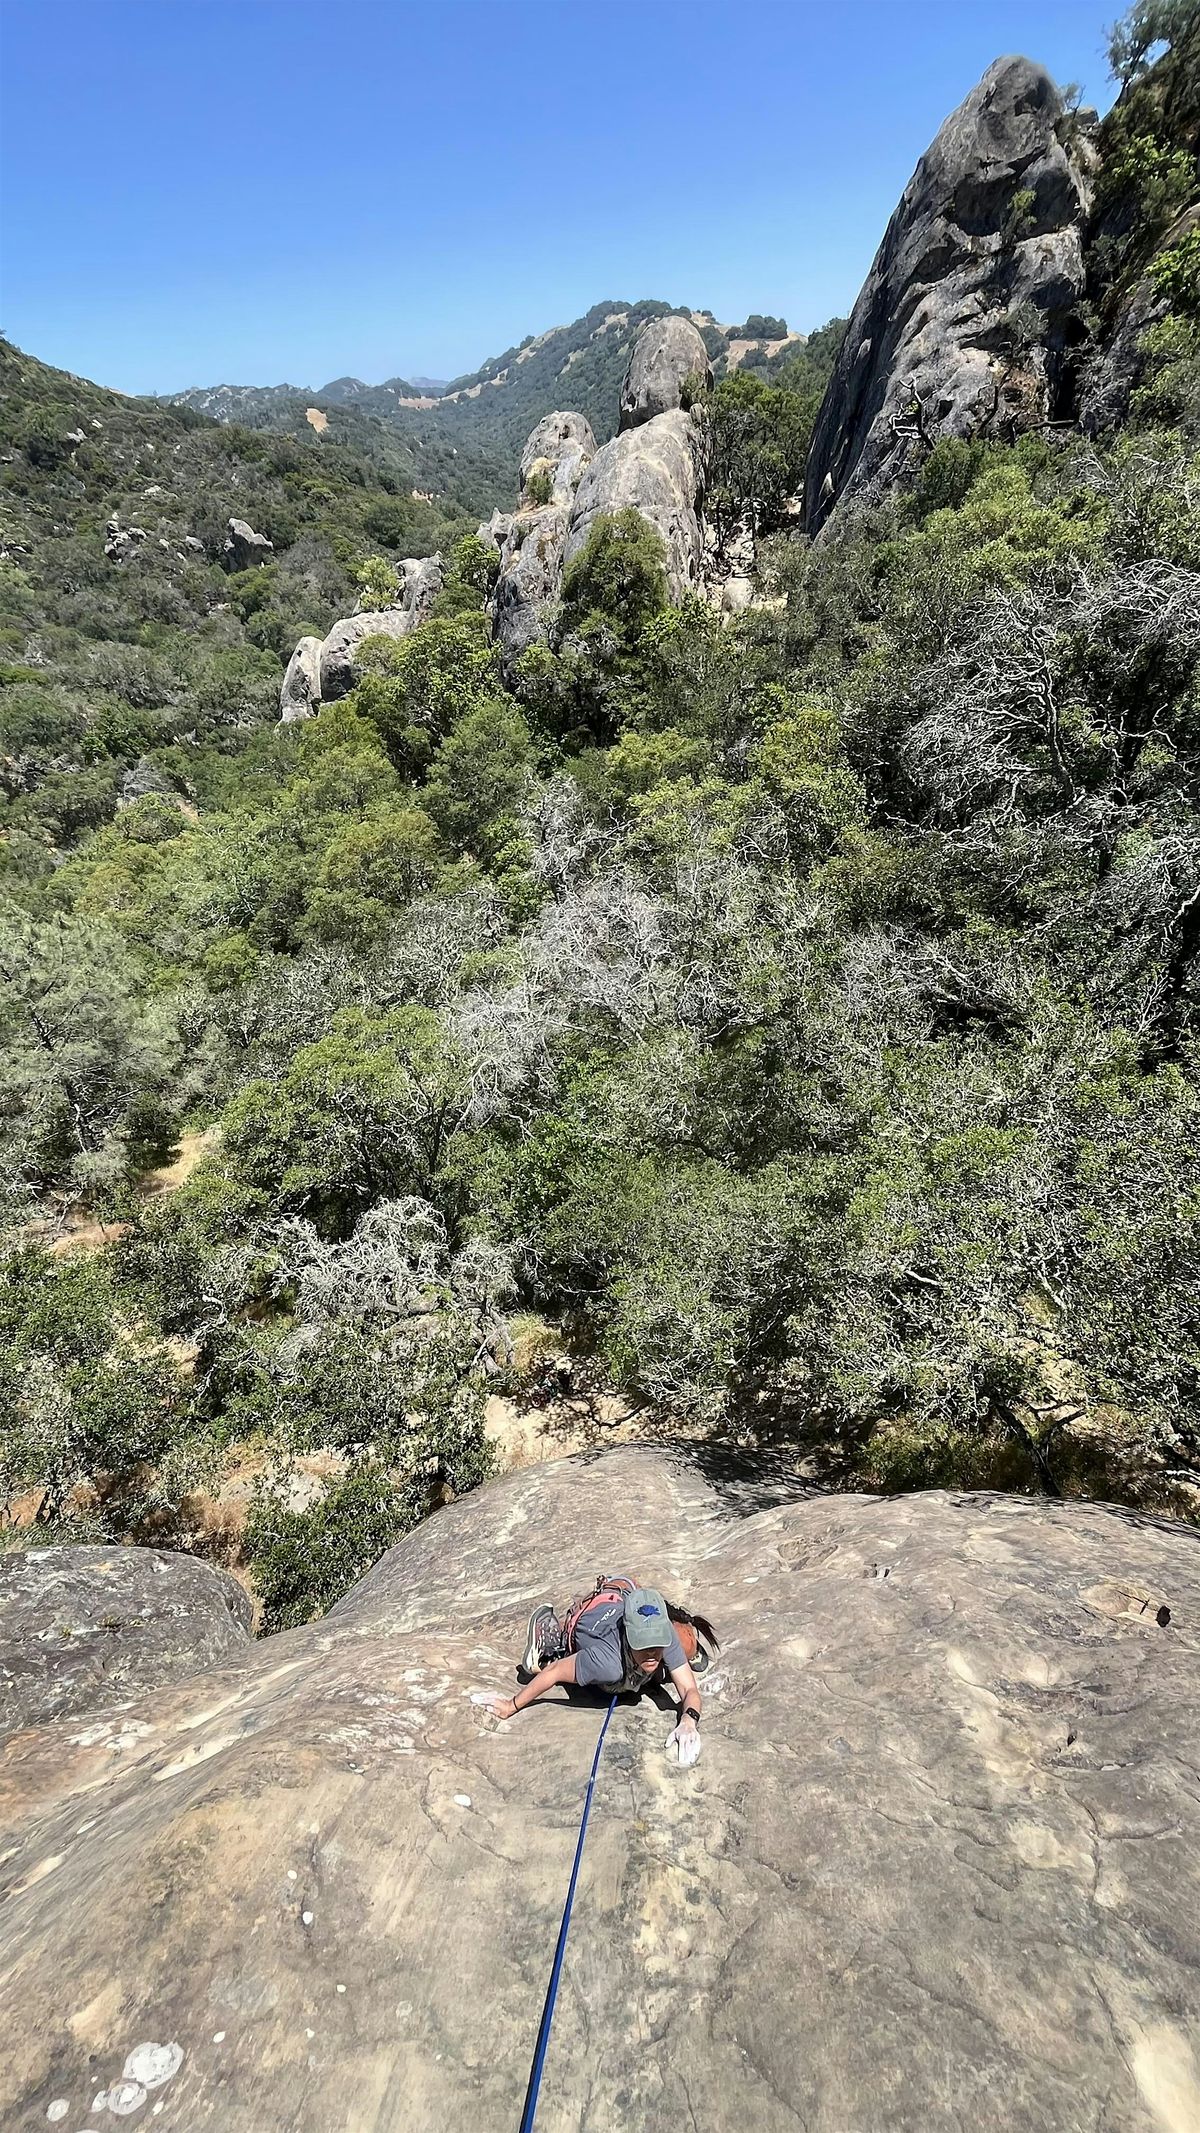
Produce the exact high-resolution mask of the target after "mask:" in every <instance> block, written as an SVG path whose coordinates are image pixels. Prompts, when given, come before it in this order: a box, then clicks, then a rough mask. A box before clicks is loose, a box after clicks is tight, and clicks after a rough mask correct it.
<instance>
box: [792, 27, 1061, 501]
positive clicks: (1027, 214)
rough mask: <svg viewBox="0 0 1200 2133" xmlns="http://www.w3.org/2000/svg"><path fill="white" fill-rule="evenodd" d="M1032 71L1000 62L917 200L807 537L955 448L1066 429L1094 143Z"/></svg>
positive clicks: (913, 186)
mask: <svg viewBox="0 0 1200 2133" xmlns="http://www.w3.org/2000/svg"><path fill="white" fill-rule="evenodd" d="M1071 141H1072V137H1071V135H1070V133H1069V132H1068V128H1067V123H1066V120H1065V117H1064V111H1063V104H1062V99H1061V97H1060V96H1059V93H1058V90H1057V89H1056V88H1055V86H1054V83H1053V82H1052V80H1051V79H1050V76H1049V75H1048V74H1047V73H1046V72H1045V70H1044V69H1043V68H1041V67H1037V66H1034V65H1032V64H1031V63H1030V61H1029V60H1027V59H999V60H997V61H996V63H995V65H994V66H992V67H989V69H988V71H987V73H986V74H985V75H984V77H983V80H982V81H981V82H980V83H979V85H978V87H977V88H975V89H973V90H972V92H971V94H970V96H968V97H967V99H966V101H965V103H963V104H961V105H960V106H959V108H958V110H957V111H955V112H954V113H953V114H952V116H951V117H950V118H948V119H947V120H946V123H945V125H944V126H943V127H942V129H941V132H940V133H939V134H938V136H937V138H936V140H935V141H934V142H933V144H932V146H931V147H930V148H929V149H927V150H926V152H925V154H924V155H923V156H922V158H921V160H920V162H919V163H918V165H917V168H916V170H915V171H914V173H913V176H912V178H911V179H910V181H909V183H908V186H907V187H906V189H905V192H904V195H903V197H902V199H901V201H900V204H899V206H898V207H897V209H896V211H895V213H894V215H893V216H892V219H891V221H890V222H889V224H888V227H887V231H886V233H885V235H884V239H883V243H882V244H881V246H880V248H879V251H878V252H877V253H876V256H875V261H874V264H873V266H872V268H871V271H870V274H869V275H868V277H867V280H866V283H865V285H864V287H863V290H862V292H861V294H860V296H859V298H858V302H857V303H856V304H855V307H854V311H853V313H852V315H851V319H850V324H849V327H848V329H847V332H846V338H845V341H844V343H843V345H842V349H841V353H840V355H839V357H838V361H837V365H836V367H835V369H834V373H833V376H832V378H831V380H830V383H829V387H828V390H827V391H826V394H825V398H824V400H823V402H822V404H821V410H820V413H819V415H818V418H817V424H816V428H815V431H814V434H813V442H812V449H811V452H810V454H809V461H808V472H807V477H806V482H805V524H806V528H807V530H808V532H809V533H813V534H815V533H818V532H819V531H820V530H821V528H822V527H823V526H825V525H826V524H827V523H828V522H829V520H830V518H831V517H832V516H834V515H835V514H836V516H837V517H838V518H842V517H843V516H844V514H845V513H846V511H847V510H848V508H850V507H851V506H853V505H854V504H856V503H860V504H863V505H869V504H874V503H877V502H878V501H879V500H880V499H881V498H882V497H883V496H884V495H885V494H886V493H887V492H888V490H889V489H891V488H893V487H894V486H895V485H897V484H898V483H901V482H904V481H906V480H910V479H911V478H912V477H913V475H914V474H915V472H916V470H917V468H918V467H919V466H920V464H921V462H922V460H923V459H924V457H925V456H926V454H927V453H928V452H929V450H930V449H931V448H932V446H933V444H934V443H936V441H937V440H938V439H939V438H941V437H975V436H981V435H986V436H994V437H995V438H997V439H998V440H1001V441H1003V440H1006V439H1011V438H1012V437H1013V436H1015V435H1017V434H1018V433H1019V432H1020V431H1022V430H1024V429H1027V428H1030V427H1033V426H1036V425H1038V424H1040V423H1042V422H1044V421H1046V420H1047V419H1048V418H1049V417H1051V416H1052V415H1053V413H1054V412H1055V407H1056V400H1057V395H1058V393H1059V389H1060V385H1061V382H1062V379H1063V375H1064V371H1065V367H1066V364H1067V362H1068V359H1069V354H1070V349H1071V346H1072V343H1073V340H1074V339H1075V338H1076V337H1077V334H1078V331H1079V328H1078V324H1077V307H1078V304H1079V300H1080V298H1081V296H1082V293H1083V286H1084V264H1083V240H1082V230H1083V225H1084V221H1085V219H1086V214H1087V207H1088V200H1089V176H1088V172H1089V158H1090V150H1089V149H1088V147H1087V145H1086V142H1085V141H1083V140H1082V138H1081V140H1080V142H1079V143H1078V145H1071Z"/></svg>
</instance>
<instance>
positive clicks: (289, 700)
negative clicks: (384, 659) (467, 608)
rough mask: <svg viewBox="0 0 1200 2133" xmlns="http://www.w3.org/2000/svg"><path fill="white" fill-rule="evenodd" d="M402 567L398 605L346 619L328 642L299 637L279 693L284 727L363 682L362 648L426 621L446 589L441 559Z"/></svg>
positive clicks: (420, 558)
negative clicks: (360, 675) (370, 640)
mask: <svg viewBox="0 0 1200 2133" xmlns="http://www.w3.org/2000/svg"><path fill="white" fill-rule="evenodd" d="M397 568H398V571H399V574H400V589H399V592H398V594H397V596H396V600H395V603H394V605H393V606H391V607H385V608H372V609H370V610H369V611H368V612H367V613H366V614H361V615H347V616H346V617H345V619H344V621H341V622H335V623H334V625H333V628H332V629H331V630H330V632H329V635H328V636H327V637H325V638H321V637H302V638H301V639H300V642H299V644H298V645H297V646H296V649H295V651H294V652H293V653H292V656H291V658H290V660H289V661H288V666H287V672H286V673H285V675H284V677H283V686H282V688H281V689H280V692H279V716H280V719H281V720H282V722H283V723H284V724H285V725H291V724H293V723H294V722H295V721H296V720H298V719H304V718H314V717H315V716H316V714H317V712H318V711H319V710H320V708H321V705H322V704H332V703H337V702H338V700H339V698H341V697H343V696H347V695H349V692H350V690H351V689H352V688H353V687H354V684H355V682H356V681H357V680H358V673H359V668H358V656H357V655H358V649H359V646H360V645H361V644H363V643H364V642H365V640H366V639H367V638H368V637H407V635H408V633H409V631H410V630H414V629H415V628H416V627H417V624H418V623H419V622H423V621H424V620H425V617H426V615H427V614H428V613H429V610H430V608H431V607H432V606H433V603H434V601H435V600H436V598H437V596H438V594H439V593H440V591H441V589H442V583H443V571H442V559H441V557H440V555H427V556H416V557H410V558H409V559H408V560H407V561H406V562H403V563H400V564H399V565H398V566H397Z"/></svg>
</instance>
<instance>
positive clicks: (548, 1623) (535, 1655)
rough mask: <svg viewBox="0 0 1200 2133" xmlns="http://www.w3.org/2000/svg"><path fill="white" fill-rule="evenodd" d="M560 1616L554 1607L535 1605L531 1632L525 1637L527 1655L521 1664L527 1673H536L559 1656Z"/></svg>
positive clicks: (530, 1626) (530, 1627)
mask: <svg viewBox="0 0 1200 2133" xmlns="http://www.w3.org/2000/svg"><path fill="white" fill-rule="evenodd" d="M558 1643H559V1636H558V1616H557V1615H556V1614H555V1612H554V1609H553V1608H552V1607H535V1608H534V1610H533V1613H532V1614H531V1615H530V1617H529V1634H528V1636H527V1637H526V1639H525V1657H524V1658H523V1659H522V1661H521V1665H522V1667H523V1669H524V1671H525V1672H526V1673H527V1674H536V1673H537V1672H538V1671H539V1669H540V1668H541V1667H543V1666H546V1665H548V1664H549V1662H550V1660H551V1659H554V1658H556V1657H557V1656H558Z"/></svg>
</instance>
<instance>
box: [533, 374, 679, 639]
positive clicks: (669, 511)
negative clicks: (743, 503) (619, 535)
mask: <svg viewBox="0 0 1200 2133" xmlns="http://www.w3.org/2000/svg"><path fill="white" fill-rule="evenodd" d="M639 345H640V344H639ZM635 355H636V351H635ZM704 472H705V465H704V440H703V433H702V431H701V430H700V428H699V426H698V425H697V424H696V423H695V422H693V420H692V418H691V416H690V415H686V414H684V412H683V410H682V409H681V408H675V409H674V410H673V411H672V412H671V413H668V414H662V415H654V416H653V417H652V418H651V419H650V420H649V421H647V422H643V423H641V424H640V425H639V426H638V428H636V429H632V430H623V431H622V432H621V433H620V435H619V436H617V437H614V438H612V439H611V441H610V442H609V443H608V444H603V445H601V447H600V450H599V451H598V452H597V454H596V456H595V458H594V459H593V461H592V463H591V465H590V466H589V467H588V468H587V470H586V472H585V473H584V477H583V480H582V481H581V482H580V484H579V487H578V489H577V490H576V492H575V503H574V508H573V509H572V512H571V519H570V525H569V526H568V529H567V540H566V547H565V549H564V552H563V562H564V564H566V563H569V562H570V561H571V558H572V556H575V555H578V553H579V551H580V549H581V548H582V547H583V544H584V542H585V541H586V539H587V537H588V534H589V532H590V530H591V528H592V525H593V524H594V522H595V520H596V519H597V518H598V517H599V516H600V514H601V513H602V512H613V511H623V510H625V509H627V508H628V507H629V506H630V505H632V507H633V509H634V510H635V511H640V512H641V515H642V517H643V518H644V519H646V520H647V521H648V523H649V524H650V525H651V526H653V527H654V529H655V531H656V532H657V533H659V534H661V536H662V540H663V545H664V547H665V548H666V552H667V574H668V577H669V578H670V581H671V593H672V596H673V598H675V599H678V598H679V597H680V596H681V594H683V593H684V592H686V591H687V590H688V589H689V588H690V587H694V586H695V585H696V584H697V583H698V581H699V576H700V566H701V563H702V560H703V557H704V534H703V530H702V528H701V524H700V510H699V501H700V495H701V491H702V488H703V481H704Z"/></svg>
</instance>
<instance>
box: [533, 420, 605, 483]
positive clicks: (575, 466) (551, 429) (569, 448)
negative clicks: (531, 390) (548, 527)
mask: <svg viewBox="0 0 1200 2133" xmlns="http://www.w3.org/2000/svg"><path fill="white" fill-rule="evenodd" d="M595 455H596V440H595V437H594V436H593V435H592V425H591V423H590V422H589V421H588V420H587V419H586V417H585V416H583V415H569V414H554V415H545V416H544V417H543V418H542V420H541V421H540V422H539V423H538V424H537V426H536V428H534V429H532V430H531V431H530V433H529V436H528V437H527V439H526V441H525V449H524V451H523V452H522V454H521V495H522V498H524V497H525V494H526V491H527V490H528V488H529V484H530V482H531V480H533V479H534V478H535V477H536V476H537V475H541V476H542V477H543V480H544V481H546V482H548V484H549V489H550V494H549V496H548V497H547V499H546V500H547V502H548V503H552V504H569V503H570V501H571V498H572V497H573V496H574V494H575V491H576V489H577V488H578V487H579V478H580V475H581V474H582V473H583V470H584V468H585V467H586V465H587V463H588V461H589V459H594V458H595Z"/></svg>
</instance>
